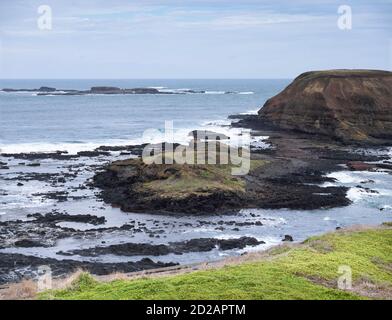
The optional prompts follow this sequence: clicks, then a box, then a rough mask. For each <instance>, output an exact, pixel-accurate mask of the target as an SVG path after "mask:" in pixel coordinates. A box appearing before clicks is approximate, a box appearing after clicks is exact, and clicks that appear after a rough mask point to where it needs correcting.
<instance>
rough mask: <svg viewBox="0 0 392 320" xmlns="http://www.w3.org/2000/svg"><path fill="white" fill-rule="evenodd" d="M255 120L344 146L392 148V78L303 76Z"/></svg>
mask: <svg viewBox="0 0 392 320" xmlns="http://www.w3.org/2000/svg"><path fill="white" fill-rule="evenodd" d="M259 116H260V117H261V118H262V119H263V120H266V121H268V122H272V123H273V124H274V125H275V126H277V127H279V128H282V129H290V130H298V131H302V132H306V133H312V134H321V135H327V136H329V137H331V138H334V139H337V140H341V141H343V142H346V143H352V142H354V143H361V144H366V143H392V72H389V71H376V70H330V71H312V72H306V73H303V74H301V75H300V76H299V77H297V78H296V79H295V80H294V81H293V82H292V83H291V84H290V85H289V86H288V87H287V88H286V89H284V90H283V91H282V92H281V93H279V94H278V95H276V96H275V97H273V98H271V99H269V100H268V101H267V102H266V103H265V105H264V106H263V108H262V109H260V111H259Z"/></svg>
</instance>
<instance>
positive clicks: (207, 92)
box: [205, 91, 226, 94]
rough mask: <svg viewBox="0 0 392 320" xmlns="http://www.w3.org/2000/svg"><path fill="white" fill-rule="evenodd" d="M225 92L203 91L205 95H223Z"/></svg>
mask: <svg viewBox="0 0 392 320" xmlns="http://www.w3.org/2000/svg"><path fill="white" fill-rule="evenodd" d="M225 93H226V91H205V94H225Z"/></svg>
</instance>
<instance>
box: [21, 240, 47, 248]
mask: <svg viewBox="0 0 392 320" xmlns="http://www.w3.org/2000/svg"><path fill="white" fill-rule="evenodd" d="M14 245H15V247H20V248H33V247H44V246H45V245H44V244H42V243H41V242H39V241H35V240H30V239H22V240H18V241H15V243H14Z"/></svg>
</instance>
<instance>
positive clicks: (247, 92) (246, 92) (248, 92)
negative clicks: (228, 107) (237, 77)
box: [238, 91, 255, 94]
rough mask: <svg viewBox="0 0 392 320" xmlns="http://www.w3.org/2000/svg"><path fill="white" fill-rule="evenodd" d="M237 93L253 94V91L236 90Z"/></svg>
mask: <svg viewBox="0 0 392 320" xmlns="http://www.w3.org/2000/svg"><path fill="white" fill-rule="evenodd" d="M238 94H255V93H254V92H253V91H243V92H238Z"/></svg>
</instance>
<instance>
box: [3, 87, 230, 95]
mask: <svg viewBox="0 0 392 320" xmlns="http://www.w3.org/2000/svg"><path fill="white" fill-rule="evenodd" d="M2 91H3V92H8V93H12V92H35V93H37V95H38V96H48V95H57V96H81V95H88V94H190V93H200V94H203V93H207V91H206V90H191V89H181V90H176V91H170V90H159V89H156V88H132V89H122V88H118V87H110V86H99V87H91V88H90V89H89V90H76V89H56V88H52V87H45V86H43V87H40V88H37V89H12V88H3V89H2ZM235 93H237V92H232V91H226V92H224V94H235Z"/></svg>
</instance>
